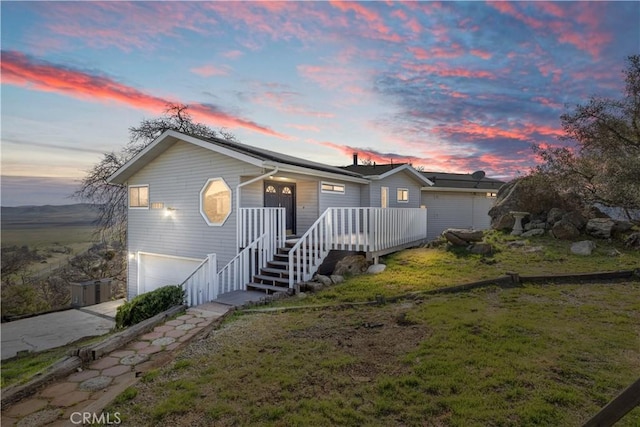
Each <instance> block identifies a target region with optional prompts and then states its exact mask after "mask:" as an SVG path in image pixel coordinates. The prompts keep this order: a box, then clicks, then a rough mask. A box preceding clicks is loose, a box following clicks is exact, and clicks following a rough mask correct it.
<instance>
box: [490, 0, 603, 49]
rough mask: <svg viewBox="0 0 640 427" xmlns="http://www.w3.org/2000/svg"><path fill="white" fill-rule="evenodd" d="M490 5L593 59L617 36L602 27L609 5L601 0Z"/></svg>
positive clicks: (491, 2)
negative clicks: (603, 17) (603, 16)
mask: <svg viewBox="0 0 640 427" xmlns="http://www.w3.org/2000/svg"><path fill="white" fill-rule="evenodd" d="M488 4H489V5H490V6H491V7H494V8H495V9H496V10H498V11H500V12H501V13H503V14H505V15H508V16H511V17H513V18H515V19H517V20H518V21H520V22H522V23H524V24H525V25H526V26H528V27H530V28H532V29H533V30H535V32H537V33H538V34H541V35H545V36H546V35H548V34H551V35H553V36H555V37H557V39H558V41H559V42H561V43H566V44H570V45H573V46H574V47H575V48H577V49H579V50H581V51H583V52H587V53H589V54H590V55H591V56H592V57H593V58H599V57H600V54H601V53H602V51H603V50H604V48H605V47H606V46H607V45H608V44H609V43H610V42H611V41H612V38H613V37H612V35H611V34H610V33H609V32H607V31H604V30H602V29H601V23H602V19H601V18H602V15H603V14H604V13H606V12H605V10H604V8H605V7H606V6H605V5H603V4H599V3H598V2H566V3H547V2H506V1H489V2H488ZM540 13H542V15H541V14H540Z"/></svg>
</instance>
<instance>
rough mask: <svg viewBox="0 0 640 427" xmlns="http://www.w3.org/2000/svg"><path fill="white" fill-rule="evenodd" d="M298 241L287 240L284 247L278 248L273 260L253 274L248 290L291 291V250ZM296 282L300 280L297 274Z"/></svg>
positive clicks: (267, 291)
mask: <svg viewBox="0 0 640 427" xmlns="http://www.w3.org/2000/svg"><path fill="white" fill-rule="evenodd" d="M296 242H297V240H287V241H286V242H285V247H284V248H278V250H277V252H276V253H275V254H274V258H273V260H272V261H269V262H267V266H266V267H263V268H261V269H260V273H259V274H256V275H254V276H253V278H252V281H251V283H247V290H257V291H264V292H266V293H268V294H272V293H275V292H291V291H290V290H289V289H290V288H289V252H290V251H291V249H292V248H293V246H294V245H295V244H296ZM294 274H295V273H294ZM294 282H296V283H297V282H299V280H298V278H297V277H295V276H294Z"/></svg>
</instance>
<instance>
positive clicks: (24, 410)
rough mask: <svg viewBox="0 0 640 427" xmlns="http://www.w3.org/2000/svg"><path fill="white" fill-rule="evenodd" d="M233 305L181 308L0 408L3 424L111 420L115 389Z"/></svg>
mask: <svg viewBox="0 0 640 427" xmlns="http://www.w3.org/2000/svg"><path fill="white" fill-rule="evenodd" d="M232 308H233V306H231V305H225V304H218V303H208V304H205V305H201V306H198V307H194V308H189V309H187V311H186V312H185V314H183V315H181V316H178V317H177V318H175V319H173V320H169V321H167V322H165V323H163V324H161V325H158V326H156V327H155V328H154V329H153V330H152V331H151V332H149V333H147V334H144V335H141V336H139V337H138V338H136V339H135V340H133V341H131V342H130V343H129V344H127V345H126V346H125V347H123V348H121V349H118V350H115V351H113V352H111V353H109V354H108V355H107V356H104V357H102V358H101V359H98V360H96V361H93V362H91V363H90V364H89V365H88V366H86V367H84V368H83V369H82V370H79V371H78V372H75V373H73V374H71V375H69V376H68V377H67V378H61V379H59V380H57V381H56V382H54V383H51V384H49V385H47V386H46V387H45V388H43V389H41V390H39V391H38V392H37V393H36V394H34V395H32V396H30V397H27V398H25V399H23V400H21V401H20V402H17V403H15V404H13V405H11V406H9V407H7V408H3V411H2V419H1V421H2V426H3V427H9V426H20V427H22V426H25V427H36V426H77V425H83V422H82V419H83V417H91V416H94V414H95V417H100V416H102V417H103V418H102V423H103V424H114V423H115V421H117V419H115V418H114V415H113V414H106V413H105V414H103V413H102V411H103V409H104V408H105V407H106V406H107V405H108V404H109V403H111V401H112V400H113V399H114V398H115V397H116V396H117V395H118V394H120V393H121V392H122V391H124V390H125V389H126V388H127V387H129V386H131V385H133V384H135V383H136V382H137V381H138V380H139V378H140V376H141V375H142V373H144V372H146V371H148V370H149V369H151V368H154V367H156V366H161V365H163V364H164V363H166V362H167V361H168V360H170V359H171V353H172V351H174V350H176V349H177V348H178V347H181V346H182V345H185V343H186V342H188V341H189V340H190V339H191V338H193V337H194V336H195V335H196V334H197V333H198V332H200V331H202V330H203V328H206V327H207V326H209V325H211V324H212V323H213V321H214V320H216V319H218V318H220V317H222V316H223V315H224V314H225V313H227V312H228V311H229V310H231V309H232ZM109 416H110V419H109V420H107V417H109ZM108 421H111V422H108ZM88 424H90V423H86V424H85V425H88Z"/></svg>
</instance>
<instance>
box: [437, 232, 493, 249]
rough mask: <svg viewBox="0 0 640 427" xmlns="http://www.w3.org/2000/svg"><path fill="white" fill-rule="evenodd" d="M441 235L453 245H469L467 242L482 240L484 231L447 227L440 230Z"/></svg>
mask: <svg viewBox="0 0 640 427" xmlns="http://www.w3.org/2000/svg"><path fill="white" fill-rule="evenodd" d="M442 236H443V237H444V238H445V239H447V240H448V241H449V242H450V243H451V244H453V245H455V246H469V243H472V242H480V241H482V238H483V237H484V232H483V231H482V230H472V229H466V228H448V229H446V230H444V231H443V232H442Z"/></svg>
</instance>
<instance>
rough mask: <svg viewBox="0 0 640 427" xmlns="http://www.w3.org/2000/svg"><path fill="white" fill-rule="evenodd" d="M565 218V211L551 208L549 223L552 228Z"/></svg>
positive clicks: (548, 213)
mask: <svg viewBox="0 0 640 427" xmlns="http://www.w3.org/2000/svg"><path fill="white" fill-rule="evenodd" d="M563 216H564V211H563V210H562V209H560V208H551V209H549V212H547V223H548V224H549V225H551V226H553V224H555V223H556V222H558V221H560V220H561V219H562V217H563Z"/></svg>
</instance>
